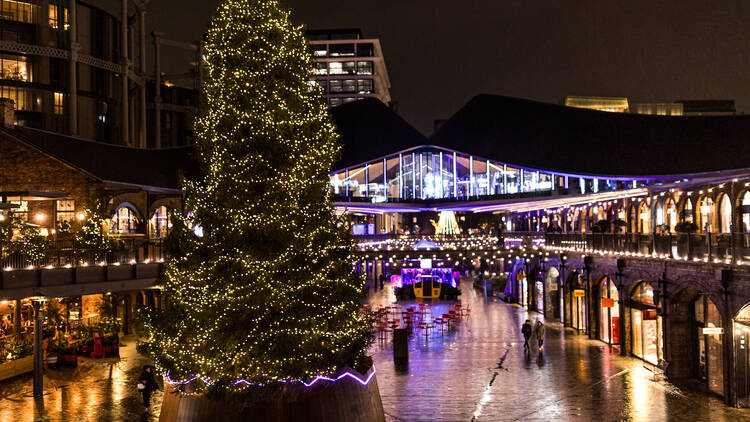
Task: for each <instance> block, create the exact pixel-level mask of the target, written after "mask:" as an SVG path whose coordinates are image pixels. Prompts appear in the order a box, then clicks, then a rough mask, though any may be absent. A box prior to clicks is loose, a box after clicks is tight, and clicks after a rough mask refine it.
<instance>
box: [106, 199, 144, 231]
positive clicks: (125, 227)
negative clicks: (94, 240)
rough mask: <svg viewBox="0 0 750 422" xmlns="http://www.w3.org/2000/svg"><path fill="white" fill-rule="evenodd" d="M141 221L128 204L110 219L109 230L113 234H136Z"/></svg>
mask: <svg viewBox="0 0 750 422" xmlns="http://www.w3.org/2000/svg"><path fill="white" fill-rule="evenodd" d="M139 223H140V221H139V218H138V214H136V212H135V211H133V210H132V209H130V208H129V207H127V206H122V207H120V208H118V209H117V211H115V214H114V215H113V216H112V220H111V221H110V227H109V232H110V233H111V234H124V235H128V234H136V233H138V224H139Z"/></svg>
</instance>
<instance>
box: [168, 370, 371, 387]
mask: <svg viewBox="0 0 750 422" xmlns="http://www.w3.org/2000/svg"><path fill="white" fill-rule="evenodd" d="M375 372H376V371H375V364H373V365H372V371H370V375H368V376H367V378H365V379H361V378H360V377H358V376H357V375H355V374H352V373H351V372H348V371H347V372H344V373H343V374H341V375H339V376H338V377H336V378H330V377H324V376H317V377H315V378H314V379H313V380H312V381H310V382H309V383H307V382H305V381H303V380H300V379H294V380H279V381H276V382H280V383H283V384H291V383H295V382H297V383H300V384H302V385H304V386H305V388H310V387H312V386H313V385H315V383H317V382H318V381H329V382H336V381H339V380H341V379H343V378H346V377H349V378H351V379H353V380H355V381H357V382H358V383H360V384H362V385H367V384H369V383H370V380H372V377H373V376H375ZM164 376H165V377H166V378H167V384H172V385H186V384H190V383H191V382H193V381H195V380H197V379H199V380H201V381H203V383H204V384H206V385H209V386H212V385H215V383H214V382H212V381H211V380H210V379H206V378H203V377H201V376H198V375H196V376H194V377H192V378H190V379H188V380H186V381H175V380H173V379H172V378H171V377H170V376H169V371H167V373H166V374H164ZM240 384H245V385H246V386H258V387H262V386H264V385H267V384H263V383H255V382H250V381H247V380H244V379H238V380H237V381H234V382H233V383H232V385H234V386H237V385H240Z"/></svg>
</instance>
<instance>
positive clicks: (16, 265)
mask: <svg viewBox="0 0 750 422" xmlns="http://www.w3.org/2000/svg"><path fill="white" fill-rule="evenodd" d="M164 258H165V256H164V247H163V241H162V240H161V239H152V240H146V239H143V238H134V239H115V240H113V242H112V246H111V247H110V248H107V249H91V248H83V247H79V246H78V245H76V242H75V240H72V239H70V240H55V241H50V242H49V243H48V245H47V249H46V251H45V256H44V258H42V259H32V258H30V257H29V256H27V255H25V254H22V253H19V252H14V253H9V254H6V255H4V256H2V257H0V267H1V268H3V269H7V268H9V269H23V268H29V267H46V266H50V265H52V266H55V267H63V266H66V265H70V266H77V265H83V264H87V265H94V264H100V263H102V262H104V263H106V264H114V263H120V264H125V263H129V262H133V261H135V262H143V261H146V260H150V261H158V260H161V259H164Z"/></svg>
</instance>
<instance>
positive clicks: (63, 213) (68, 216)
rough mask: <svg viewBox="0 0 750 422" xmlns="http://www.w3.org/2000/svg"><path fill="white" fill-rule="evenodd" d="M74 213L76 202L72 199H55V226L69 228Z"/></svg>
mask: <svg viewBox="0 0 750 422" xmlns="http://www.w3.org/2000/svg"><path fill="white" fill-rule="evenodd" d="M75 213H76V202H75V201H74V200H72V199H64V200H59V201H55V221H57V227H59V228H61V229H63V228H66V227H67V228H68V229H69V228H70V225H71V224H72V223H73V220H74V219H75Z"/></svg>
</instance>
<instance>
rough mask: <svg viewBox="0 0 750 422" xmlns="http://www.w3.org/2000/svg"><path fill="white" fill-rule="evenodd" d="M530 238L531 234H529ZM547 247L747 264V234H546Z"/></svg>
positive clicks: (749, 255)
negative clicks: (742, 262)
mask: <svg viewBox="0 0 750 422" xmlns="http://www.w3.org/2000/svg"><path fill="white" fill-rule="evenodd" d="M530 234H531V233H530ZM544 238H545V245H546V246H547V247H559V248H573V249H576V250H581V251H584V250H588V251H591V250H595V251H604V252H609V251H611V252H626V253H631V254H636V255H637V254H641V255H650V256H659V257H670V258H675V259H687V260H708V261H717V260H718V261H732V260H734V261H748V260H750V234H748V233H668V234H641V233H547V234H545V236H544Z"/></svg>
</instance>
